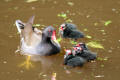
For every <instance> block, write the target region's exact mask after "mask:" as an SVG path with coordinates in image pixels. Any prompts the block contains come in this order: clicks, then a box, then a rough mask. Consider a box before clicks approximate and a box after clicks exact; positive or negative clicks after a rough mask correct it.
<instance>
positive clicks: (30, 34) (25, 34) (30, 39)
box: [15, 16, 42, 46]
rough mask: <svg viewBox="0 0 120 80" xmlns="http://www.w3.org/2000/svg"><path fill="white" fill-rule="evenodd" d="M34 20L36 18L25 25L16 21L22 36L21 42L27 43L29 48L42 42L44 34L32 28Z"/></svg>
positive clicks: (32, 18)
mask: <svg viewBox="0 0 120 80" xmlns="http://www.w3.org/2000/svg"><path fill="white" fill-rule="evenodd" d="M34 18H35V16H32V17H30V19H29V20H28V21H27V23H24V22H22V21H21V20H16V22H15V24H16V26H17V29H18V32H19V33H20V36H21V42H23V43H25V44H26V45H27V46H33V45H36V44H38V43H39V42H40V41H41V34H42V32H41V31H40V30H39V29H37V28H35V27H33V26H32V25H33V21H34Z"/></svg>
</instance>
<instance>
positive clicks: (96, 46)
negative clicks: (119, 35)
mask: <svg viewBox="0 0 120 80" xmlns="http://www.w3.org/2000/svg"><path fill="white" fill-rule="evenodd" d="M87 45H88V46H90V47H92V48H101V49H104V47H103V46H102V45H101V44H100V43H98V42H97V41H90V42H88V43H87Z"/></svg>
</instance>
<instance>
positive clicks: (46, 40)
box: [16, 16, 61, 56]
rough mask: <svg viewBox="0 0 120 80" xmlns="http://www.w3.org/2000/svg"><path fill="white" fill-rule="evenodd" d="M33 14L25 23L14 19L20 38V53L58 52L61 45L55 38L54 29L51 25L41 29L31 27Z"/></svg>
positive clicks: (44, 53) (51, 53) (44, 54)
mask: <svg viewBox="0 0 120 80" xmlns="http://www.w3.org/2000/svg"><path fill="white" fill-rule="evenodd" d="M33 21H34V16H32V17H31V18H30V19H29V20H28V22H27V23H23V22H22V21H20V20H16V26H17V29H18V32H19V33H20V36H21V37H20V38H21V54H26V55H41V56H46V55H53V54H57V53H59V52H60V50H61V47H60V45H59V43H58V42H57V40H56V32H55V31H56V30H55V29H54V28H53V27H52V26H48V27H46V28H45V29H44V30H43V31H40V30H39V29H37V28H35V27H33V26H32V25H33Z"/></svg>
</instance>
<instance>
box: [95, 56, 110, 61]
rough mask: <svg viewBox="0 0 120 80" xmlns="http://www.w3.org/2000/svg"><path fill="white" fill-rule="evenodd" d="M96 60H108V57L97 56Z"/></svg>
mask: <svg viewBox="0 0 120 80" xmlns="http://www.w3.org/2000/svg"><path fill="white" fill-rule="evenodd" d="M97 60H98V61H107V60H108V57H105V58H101V57H98V58H97Z"/></svg>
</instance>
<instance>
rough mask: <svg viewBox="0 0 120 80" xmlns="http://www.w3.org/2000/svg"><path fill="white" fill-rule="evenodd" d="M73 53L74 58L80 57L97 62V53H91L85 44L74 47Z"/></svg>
mask: <svg viewBox="0 0 120 80" xmlns="http://www.w3.org/2000/svg"><path fill="white" fill-rule="evenodd" d="M72 53H73V55H74V56H80V57H82V58H84V59H86V60H87V61H91V60H95V59H96V58H97V55H96V53H94V52H91V51H90V50H89V49H88V48H87V46H86V44H85V43H79V44H77V45H76V46H74V47H73V50H72Z"/></svg>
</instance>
